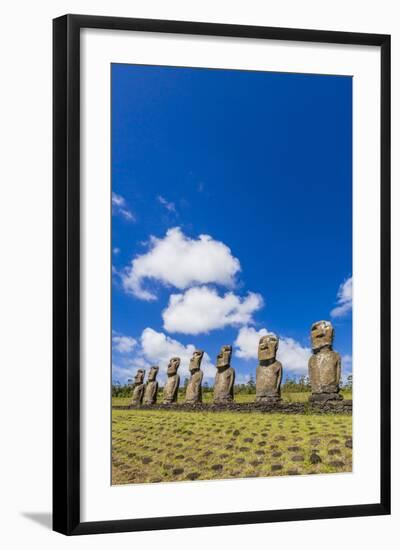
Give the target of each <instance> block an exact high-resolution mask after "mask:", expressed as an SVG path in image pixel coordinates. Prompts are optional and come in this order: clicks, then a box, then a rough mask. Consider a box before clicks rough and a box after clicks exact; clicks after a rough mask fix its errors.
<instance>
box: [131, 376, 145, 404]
mask: <svg viewBox="0 0 400 550" xmlns="http://www.w3.org/2000/svg"><path fill="white" fill-rule="evenodd" d="M145 372H146V371H144V370H143V369H138V370H137V372H136V376H135V378H134V380H135V381H134V384H133V394H132V402H131V405H133V406H134V407H140V405H141V404H142V401H143V395H144V384H143V381H144V374H145Z"/></svg>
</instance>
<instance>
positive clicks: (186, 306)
mask: <svg viewBox="0 0 400 550" xmlns="http://www.w3.org/2000/svg"><path fill="white" fill-rule="evenodd" d="M262 305H263V299H262V297H261V296H260V295H259V294H255V293H253V292H249V293H248V295H247V296H246V297H244V298H241V297H240V296H236V294H233V292H227V293H226V294H225V295H224V296H220V295H219V294H218V293H217V291H216V290H215V289H213V288H209V287H207V286H201V287H193V288H190V289H189V290H187V291H186V292H185V293H183V294H172V295H171V296H170V298H169V303H168V307H167V308H166V309H164V311H163V312H162V318H163V320H164V328H165V330H167V331H168V332H181V333H183V334H201V333H204V332H209V331H210V330H214V329H220V328H223V327H225V326H228V325H234V326H237V325H245V324H246V325H247V324H249V323H252V322H253V320H252V314H253V313H254V312H255V311H257V310H258V309H260V308H261V307H262Z"/></svg>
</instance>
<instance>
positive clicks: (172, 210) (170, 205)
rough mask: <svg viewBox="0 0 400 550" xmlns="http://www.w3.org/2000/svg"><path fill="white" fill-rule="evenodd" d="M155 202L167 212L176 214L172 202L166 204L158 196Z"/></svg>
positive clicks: (164, 200)
mask: <svg viewBox="0 0 400 550" xmlns="http://www.w3.org/2000/svg"><path fill="white" fill-rule="evenodd" d="M157 200H158V202H159V203H160V204H162V205H163V206H164V208H166V209H167V210H168V211H169V212H174V213H175V214H176V208H175V204H174V203H173V202H168V201H167V199H165V198H164V197H162V196H161V195H158V197H157Z"/></svg>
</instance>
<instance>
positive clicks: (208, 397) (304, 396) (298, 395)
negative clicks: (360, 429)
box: [112, 391, 352, 405]
mask: <svg viewBox="0 0 400 550" xmlns="http://www.w3.org/2000/svg"><path fill="white" fill-rule="evenodd" d="M341 394H342V395H343V397H344V399H351V397H352V394H351V391H342V392H341ZM309 396H310V394H309V393H308V392H293V393H291V392H282V400H283V401H286V402H303V401H307V400H308V398H309ZM184 399H185V396H184V394H183V393H182V394H180V395H179V396H178V403H183V402H184ZM212 399H213V394H212V392H207V393H204V394H203V403H211V402H212ZM131 400H132V399H131V397H113V398H112V404H113V405H130V402H131ZM254 400H255V395H254V394H247V393H238V394H237V395H235V401H236V402H237V403H251V402H252V401H254ZM157 403H162V393H161V392H159V394H158V396H157Z"/></svg>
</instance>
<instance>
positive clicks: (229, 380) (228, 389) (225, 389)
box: [214, 346, 235, 403]
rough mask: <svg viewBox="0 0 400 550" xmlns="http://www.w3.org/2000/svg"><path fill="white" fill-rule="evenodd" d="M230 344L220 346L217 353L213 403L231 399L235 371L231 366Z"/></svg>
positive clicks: (225, 401) (227, 401)
mask: <svg viewBox="0 0 400 550" xmlns="http://www.w3.org/2000/svg"><path fill="white" fill-rule="evenodd" d="M231 355H232V346H222V348H221V351H220V352H219V354H218V355H217V364H216V367H217V374H216V376H215V383H214V403H230V402H231V401H233V386H234V383H235V371H234V369H233V368H232V367H231Z"/></svg>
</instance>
